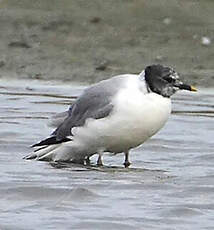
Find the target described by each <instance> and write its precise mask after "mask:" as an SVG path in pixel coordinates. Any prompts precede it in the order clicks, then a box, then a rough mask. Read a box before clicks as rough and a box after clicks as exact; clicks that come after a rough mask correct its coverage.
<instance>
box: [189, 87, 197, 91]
mask: <svg viewBox="0 0 214 230" xmlns="http://www.w3.org/2000/svg"><path fill="white" fill-rule="evenodd" d="M190 88H191V91H194V92H196V91H198V90H197V89H196V88H195V87H194V86H190Z"/></svg>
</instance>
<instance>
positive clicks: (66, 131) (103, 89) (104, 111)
mask: <svg viewBox="0 0 214 230" xmlns="http://www.w3.org/2000/svg"><path fill="white" fill-rule="evenodd" d="M124 80H125V78H124V77H123V76H117V77H114V78H111V79H109V80H105V81H102V82H100V83H98V84H95V85H94V86H92V87H90V88H88V89H86V90H85V91H84V93H83V94H82V95H81V96H80V97H79V98H78V99H77V100H76V101H75V102H74V104H73V105H72V106H71V108H70V110H69V116H68V117H67V118H66V119H65V120H64V122H63V123H62V124H61V125H60V126H59V127H58V128H57V129H56V130H55V131H54V133H53V135H55V136H56V140H57V141H60V140H63V139H65V138H66V137H67V136H70V135H72V133H71V129H72V128H73V127H77V126H82V125H84V123H85V121H86V119H87V118H94V119H101V118H104V117H106V116H108V115H109V114H110V113H111V111H112V110H113V107H114V105H113V103H112V99H113V97H114V96H115V95H116V94H117V92H118V90H120V89H121V88H122V87H123V85H124V82H125V81H124Z"/></svg>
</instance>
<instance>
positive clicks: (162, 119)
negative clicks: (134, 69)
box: [24, 64, 197, 168]
mask: <svg viewBox="0 0 214 230" xmlns="http://www.w3.org/2000/svg"><path fill="white" fill-rule="evenodd" d="M178 90H188V91H197V89H196V88H195V87H194V86H191V85H187V84H185V83H183V82H182V81H181V80H180V76H179V74H178V73H177V72H176V71H175V70H174V69H173V68H171V67H168V66H163V65H160V64H153V65H149V66H147V67H146V68H145V69H144V70H143V71H142V72H141V73H139V74H121V75H117V76H114V77H112V78H109V79H106V80H103V81H100V82H98V83H96V84H94V85H92V86H90V87H88V88H87V89H85V90H84V91H83V93H82V94H81V95H80V96H79V97H78V98H77V99H76V100H75V101H74V103H73V104H72V105H71V106H70V107H69V109H68V110H67V111H66V112H64V113H62V114H61V115H60V116H58V119H56V120H57V122H56V123H57V127H56V128H55V130H54V131H53V132H52V133H51V135H50V136H49V137H48V138H46V139H44V140H42V141H40V142H38V143H36V144H34V145H32V146H31V147H33V148H34V152H32V153H31V154H29V155H27V156H26V157H24V158H25V159H28V160H29V159H36V160H44V161H56V162H74V163H81V164H90V157H91V156H92V155H94V154H98V159H97V165H98V166H102V165H103V160H102V157H103V154H104V153H106V152H107V153H113V154H118V153H124V156H125V161H124V166H125V167H126V168H127V167H129V166H130V164H131V163H130V160H129V153H130V150H131V149H133V148H135V147H137V146H139V145H141V144H143V143H144V142H145V141H146V140H148V139H149V138H150V137H152V136H153V135H154V134H156V133H157V132H158V131H159V130H160V129H161V128H162V127H163V126H164V124H165V123H166V122H167V120H168V118H169V116H170V113H171V98H170V97H171V96H172V95H173V94H175V93H176V92H177V91H178Z"/></svg>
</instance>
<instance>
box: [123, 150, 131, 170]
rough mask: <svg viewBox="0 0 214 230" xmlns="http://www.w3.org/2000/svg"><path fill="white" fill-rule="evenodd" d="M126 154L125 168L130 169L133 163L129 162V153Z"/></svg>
mask: <svg viewBox="0 0 214 230" xmlns="http://www.w3.org/2000/svg"><path fill="white" fill-rule="evenodd" d="M124 154H125V161H124V163H123V164H124V166H125V168H128V167H129V166H130V165H131V163H130V162H129V151H126V152H124Z"/></svg>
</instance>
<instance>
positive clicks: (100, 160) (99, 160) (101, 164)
mask: <svg viewBox="0 0 214 230" xmlns="http://www.w3.org/2000/svg"><path fill="white" fill-rule="evenodd" d="M98 154H99V156H98V159H97V166H103V161H102V156H103V153H102V152H99V153H98Z"/></svg>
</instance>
